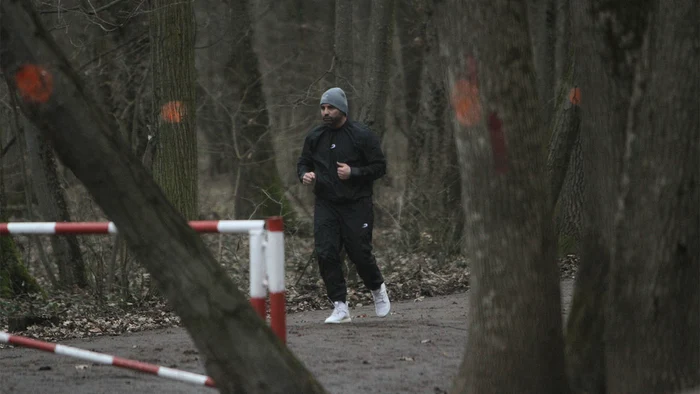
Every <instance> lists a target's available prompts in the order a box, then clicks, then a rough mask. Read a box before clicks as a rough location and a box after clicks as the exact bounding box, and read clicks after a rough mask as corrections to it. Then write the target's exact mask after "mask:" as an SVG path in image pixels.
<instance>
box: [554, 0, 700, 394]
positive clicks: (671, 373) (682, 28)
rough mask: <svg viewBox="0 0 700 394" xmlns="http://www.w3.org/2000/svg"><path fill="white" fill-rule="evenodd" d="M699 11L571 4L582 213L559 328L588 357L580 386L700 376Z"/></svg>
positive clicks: (683, 383) (654, 384) (625, 386)
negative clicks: (574, 268)
mask: <svg viewBox="0 0 700 394" xmlns="http://www.w3.org/2000/svg"><path fill="white" fill-rule="evenodd" d="M697 11H698V10H697V6H696V5H694V4H693V2H692V1H679V2H676V3H674V6H673V7H662V6H661V4H658V3H651V2H642V3H634V4H632V3H626V2H621V1H619V2H599V1H588V2H585V4H583V5H578V4H577V7H576V11H575V20H576V21H577V25H578V26H576V27H575V29H574V31H576V32H578V35H577V36H578V37H580V40H581V45H579V47H578V49H577V55H578V56H579V58H580V60H581V62H582V64H584V68H583V69H582V71H583V72H582V73H581V78H582V84H581V85H582V106H583V108H582V109H583V112H584V116H583V119H582V132H581V136H582V151H583V154H584V168H585V178H586V201H585V206H586V207H587V208H586V215H584V217H587V218H590V220H591V223H589V224H588V226H586V227H587V228H586V230H585V231H584V241H583V247H584V255H583V256H582V257H583V259H582V262H581V267H580V269H579V276H578V281H577V288H576V292H575V294H574V303H573V305H572V311H571V318H570V322H569V330H568V335H567V337H568V338H567V342H568V343H569V344H570V345H571V344H577V346H576V347H577V348H578V350H579V352H573V353H572V354H573V356H575V357H578V358H579V359H583V360H584V361H585V362H584V363H583V364H581V365H582V366H583V368H582V370H580V371H577V372H576V374H577V376H578V377H579V379H578V380H579V383H584V384H585V385H586V386H584V387H580V388H579V390H578V391H580V392H607V393H627V392H641V391H643V392H649V393H661V392H673V391H676V390H679V389H682V388H687V387H692V386H694V385H697V384H698V381H699V379H700V377H699V375H700V365H699V363H700V341H699V340H698V334H697V333H698V331H700V321H699V320H700V319H699V316H700V310H699V308H700V302H699V295H700V294H699V292H698V288H697V277H698V276H699V274H700V265H699V261H698V254H699V251H698V242H697V239H698V237H700V232H699V229H698V217H699V214H698V189H697V187H698V164H697V163H698V138H699V135H698V129H699V125H698V113H697V108H698V107H699V106H700V103H699V102H698V97H697V94H696V93H697V90H698V77H697V72H696V70H697V67H698V60H699V59H698V51H697V44H694V43H693V40H694V39H696V37H697V19H698V14H697ZM670 42H672V43H673V44H672V45H669V44H668V43H670ZM694 45H695V46H694ZM577 61H578V60H577ZM586 97H592V98H591V99H589V100H587V99H586ZM608 267H609V268H608ZM606 284H607V285H606ZM604 305H610V306H609V307H605V308H604V307H603V306H604ZM604 344H605V345H604ZM603 365H604V366H605V369H603V367H602V366H603ZM594 383H595V386H593V385H592V384H594Z"/></svg>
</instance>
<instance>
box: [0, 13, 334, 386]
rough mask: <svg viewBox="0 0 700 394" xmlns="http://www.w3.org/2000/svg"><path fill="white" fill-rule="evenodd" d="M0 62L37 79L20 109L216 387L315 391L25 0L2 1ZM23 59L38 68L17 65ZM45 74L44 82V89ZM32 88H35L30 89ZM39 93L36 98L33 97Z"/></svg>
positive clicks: (9, 72)
mask: <svg viewBox="0 0 700 394" xmlns="http://www.w3.org/2000/svg"><path fill="white" fill-rule="evenodd" d="M0 15H1V17H0V53H1V54H2V56H1V57H0V68H1V69H2V72H3V73H4V75H6V76H8V78H10V81H9V82H11V83H12V84H15V85H16V84H17V83H18V81H17V80H16V78H17V77H21V80H25V79H26V78H33V79H34V80H35V81H36V80H37V78H35V77H39V78H38V82H39V83H38V84H34V86H38V88H37V90H38V91H39V93H41V95H38V96H37V95H36V94H32V95H24V96H23V97H22V99H23V102H22V110H23V111H24V113H25V114H26V115H27V117H28V118H29V119H30V120H32V122H33V123H34V124H35V125H36V126H37V127H38V128H40V129H41V131H42V134H43V136H44V137H45V138H46V139H48V140H49V141H51V143H52V144H53V146H54V148H55V151H56V154H57V156H58V157H59V158H60V159H61V160H62V162H63V163H65V165H66V166H67V167H68V168H70V169H71V170H72V171H73V173H74V174H75V175H76V177H78V179H80V180H81V182H83V184H84V185H85V187H86V188H87V190H88V191H89V192H90V193H91V194H92V196H93V197H94V199H95V201H96V202H97V203H98V204H99V205H100V207H101V208H102V209H103V211H104V212H105V214H106V215H108V216H109V217H110V218H112V220H113V221H114V223H115V224H116V226H117V228H118V229H119V231H120V234H121V235H122V236H123V237H124V239H125V241H126V242H127V244H128V245H129V247H130V249H131V250H132V251H133V253H134V254H135V256H136V257H137V258H138V260H139V261H140V262H141V263H142V264H143V265H144V266H145V267H146V268H147V270H148V271H149V273H150V274H151V275H152V276H153V277H154V278H155V279H156V281H157V283H158V284H159V285H160V288H161V289H162V291H163V293H164V294H165V296H166V297H167V299H168V301H169V302H170V303H171V304H172V306H173V308H174V309H175V311H176V313H177V314H178V315H179V316H180V317H181V319H182V322H183V324H184V326H185V327H186V328H187V330H188V331H189V333H190V335H191V336H192V338H193V340H194V343H195V345H196V346H197V348H198V349H199V350H200V352H201V354H202V355H203V358H204V360H205V362H206V370H207V372H208V373H209V374H210V376H212V377H213V378H214V380H215V381H216V384H217V387H218V388H219V390H220V391H221V392H222V393H234V392H235V393H241V392H244V393H320V392H323V389H322V388H321V387H320V385H319V384H318V383H317V382H316V381H315V380H314V378H313V377H312V376H311V374H310V373H309V372H308V371H307V370H306V369H305V368H304V367H303V366H302V365H301V363H300V362H299V361H298V360H297V359H296V358H295V357H294V355H293V354H292V353H291V352H290V351H289V350H288V349H287V348H286V347H285V346H284V345H283V344H282V343H281V342H280V341H279V340H278V339H277V338H276V337H275V335H274V334H273V332H272V331H271V330H270V329H269V328H268V327H267V326H266V324H265V323H264V322H263V321H262V320H261V319H260V318H259V317H258V316H257V315H256V313H255V311H254V310H253V308H252V307H251V306H250V304H249V302H248V300H247V299H246V297H245V296H244V295H243V294H242V293H241V292H240V291H238V290H237V287H236V285H235V284H234V283H233V282H232V281H231V280H230V279H229V277H228V276H227V275H226V273H225V271H224V270H223V268H222V267H221V266H220V265H219V264H218V263H217V262H216V260H215V259H214V258H213V256H212V255H211V253H210V252H209V250H208V248H207V247H206V245H205V244H204V242H203V241H202V239H201V237H200V236H198V234H196V233H195V232H194V230H192V229H191V228H190V226H189V225H188V224H187V221H186V220H185V218H184V217H183V216H182V215H181V214H180V213H179V212H178V210H177V209H176V208H175V207H174V206H173V205H172V204H171V203H170V202H169V200H168V198H167V197H166V196H165V194H164V193H163V192H162V190H161V189H160V188H159V187H158V186H157V184H156V183H155V182H154V181H153V179H152V178H151V177H150V175H149V174H148V172H147V171H146V169H145V168H144V167H143V165H142V164H141V163H140V161H139V159H138V158H137V157H136V156H135V155H134V154H133V153H132V152H131V150H130V148H129V147H128V146H127V144H126V143H125V142H124V140H123V139H122V138H121V137H120V136H119V135H118V131H117V128H116V126H115V125H114V124H113V123H112V122H110V120H109V118H108V116H107V115H106V114H105V112H104V111H103V110H102V109H101V108H99V106H97V105H95V102H94V99H93V98H92V97H91V96H90V95H89V94H87V92H86V90H85V88H84V86H83V85H82V83H81V81H80V80H79V78H78V75H77V73H76V72H75V71H73V69H72V68H71V67H70V65H69V64H68V62H67V59H66V58H65V56H64V55H63V54H61V53H60V52H59V51H58V49H57V46H56V44H55V42H54V41H53V40H51V38H50V37H49V36H48V34H47V32H46V30H45V29H44V28H43V27H41V25H40V22H39V19H38V16H37V14H36V12H35V11H34V10H33V7H32V5H31V3H29V2H26V1H24V0H5V1H3V2H2V3H0ZM24 64H43V65H51V66H48V69H46V73H45V74H43V76H42V75H41V74H39V75H37V74H32V73H29V74H28V73H26V72H23V73H18V71H19V70H25V69H21V68H20V67H21V66H22V65H24ZM48 78H51V81H52V82H51V89H48V88H47V87H46V84H42V82H46V81H47V80H48ZM30 93H36V92H30ZM37 98H38V100H37Z"/></svg>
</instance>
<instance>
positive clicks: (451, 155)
mask: <svg viewBox="0 0 700 394" xmlns="http://www.w3.org/2000/svg"><path fill="white" fill-rule="evenodd" d="M415 6H416V7H417V9H416V10H415V12H416V13H419V12H420V13H419V15H421V16H422V18H425V19H421V20H425V27H423V28H421V30H420V31H419V33H420V34H419V35H418V36H417V37H414V38H411V39H410V40H409V41H408V42H402V45H401V47H402V48H403V47H404V46H408V45H415V44H416V42H417V41H418V42H420V47H421V48H422V49H421V50H422V51H423V53H422V54H421V55H420V63H421V71H420V72H421V76H420V78H415V77H414V78H410V81H409V78H408V76H406V78H405V84H406V87H407V88H406V91H407V92H410V93H407V94H418V95H419V97H415V98H413V99H412V100H414V101H415V103H416V104H417V105H418V106H417V108H416V109H409V108H411V106H412V105H413V104H410V103H409V100H408V98H407V102H406V108H407V111H415V114H414V115H413V117H412V119H414V120H413V121H412V122H410V123H409V124H408V130H407V139H408V147H407V151H408V152H409V155H408V158H407V160H408V171H409V175H408V176H407V180H406V190H405V192H404V200H403V208H402V210H401V215H400V218H401V223H402V225H401V227H402V229H403V231H404V232H405V233H406V237H407V241H408V243H409V245H415V246H421V247H422V248H424V247H425V246H428V245H430V246H431V247H432V248H435V250H431V252H434V253H436V254H437V255H438V258H440V257H445V256H447V255H451V254H457V253H459V252H461V250H460V247H461V246H462V245H461V242H460V241H461V237H462V235H463V228H464V216H463V215H461V214H460V215H455V212H460V213H461V211H462V207H461V192H460V189H461V186H462V185H461V178H460V176H459V173H460V169H459V168H460V167H459V160H458V157H457V148H456V146H455V136H454V129H455V127H454V125H453V124H452V122H451V121H450V119H449V118H448V117H449V116H450V115H451V114H449V113H448V112H449V111H448V110H447V109H448V106H449V102H448V100H447V97H446V91H445V78H444V70H443V69H444V64H443V61H444V60H445V58H443V57H442V56H443V55H442V54H441V53H440V49H439V43H440V42H441V40H443V39H444V38H440V37H439V34H440V32H439V31H438V30H439V29H438V25H439V24H440V22H441V21H442V20H443V19H442V18H443V17H444V15H442V14H441V13H438V12H435V13H434V9H433V8H432V2H425V3H422V4H415ZM423 7H427V8H423ZM404 17H405V16H404ZM403 23H406V24H408V21H407V20H404V21H403ZM402 28H406V29H410V28H409V27H402ZM402 36H403V35H402ZM409 36H411V35H409ZM446 37H447V36H446ZM413 51H414V49H411V50H410V51H408V50H407V51H406V53H405V55H404V59H412V58H413V57H414V56H415V55H416V54H413V55H410V56H409V55H408V54H409V53H412V52H413ZM410 61H415V60H410ZM404 63H405V62H404ZM405 67H406V65H405ZM411 67H412V66H411ZM415 83H420V85H421V86H420V87H411V88H409V86H410V84H415ZM421 233H427V234H429V235H430V242H429V243H428V244H427V245H426V244H422V243H421V240H422V237H421Z"/></svg>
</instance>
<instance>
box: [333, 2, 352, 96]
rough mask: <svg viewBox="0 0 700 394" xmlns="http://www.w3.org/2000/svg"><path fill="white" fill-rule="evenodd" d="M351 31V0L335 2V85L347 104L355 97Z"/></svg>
mask: <svg viewBox="0 0 700 394" xmlns="http://www.w3.org/2000/svg"><path fill="white" fill-rule="evenodd" d="M352 30H353V25H352V0H335V34H334V35H335V43H334V45H333V54H334V56H335V59H334V61H335V85H336V86H338V87H340V88H341V89H343V91H345V95H346V96H347V97H348V101H349V102H352V98H354V97H355V96H356V91H355V89H356V88H355V80H354V79H353V66H354V63H353V62H354V60H353V59H354V56H353V45H352V38H353V34H352Z"/></svg>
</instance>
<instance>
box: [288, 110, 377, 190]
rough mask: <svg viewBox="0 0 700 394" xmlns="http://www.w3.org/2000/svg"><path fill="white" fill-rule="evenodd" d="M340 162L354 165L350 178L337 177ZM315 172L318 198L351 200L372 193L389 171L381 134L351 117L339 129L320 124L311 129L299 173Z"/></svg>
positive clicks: (299, 163)
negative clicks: (382, 147)
mask: <svg viewBox="0 0 700 394" xmlns="http://www.w3.org/2000/svg"><path fill="white" fill-rule="evenodd" d="M337 162H340V163H346V164H347V165H349V166H350V168H351V174H350V179H348V180H344V181H343V180H341V179H340V178H339V177H338V172H337V169H338V166H337V164H336V163H337ZM309 171H313V172H314V173H315V174H316V184H315V185H314V194H315V195H316V197H317V198H320V199H323V200H326V201H329V202H333V203H348V202H353V201H357V200H360V199H362V198H364V197H371V196H372V189H373V183H374V181H375V180H377V179H379V178H381V177H382V176H384V174H385V173H386V159H385V157H384V153H383V152H382V149H381V146H380V142H379V137H378V136H377V135H376V134H375V133H373V132H372V131H371V130H370V129H369V128H368V127H367V126H365V125H363V124H362V123H360V122H357V121H353V120H350V119H348V120H347V121H346V122H345V124H343V126H342V127H341V128H339V129H332V128H330V127H329V126H326V125H321V126H318V127H316V128H314V129H313V130H311V132H309V134H308V135H307V136H306V139H305V140H304V148H303V150H302V152H301V156H300V157H299V160H298V162H297V175H298V176H299V180H300V181H301V180H302V178H303V176H304V174H305V173H307V172H309Z"/></svg>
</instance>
